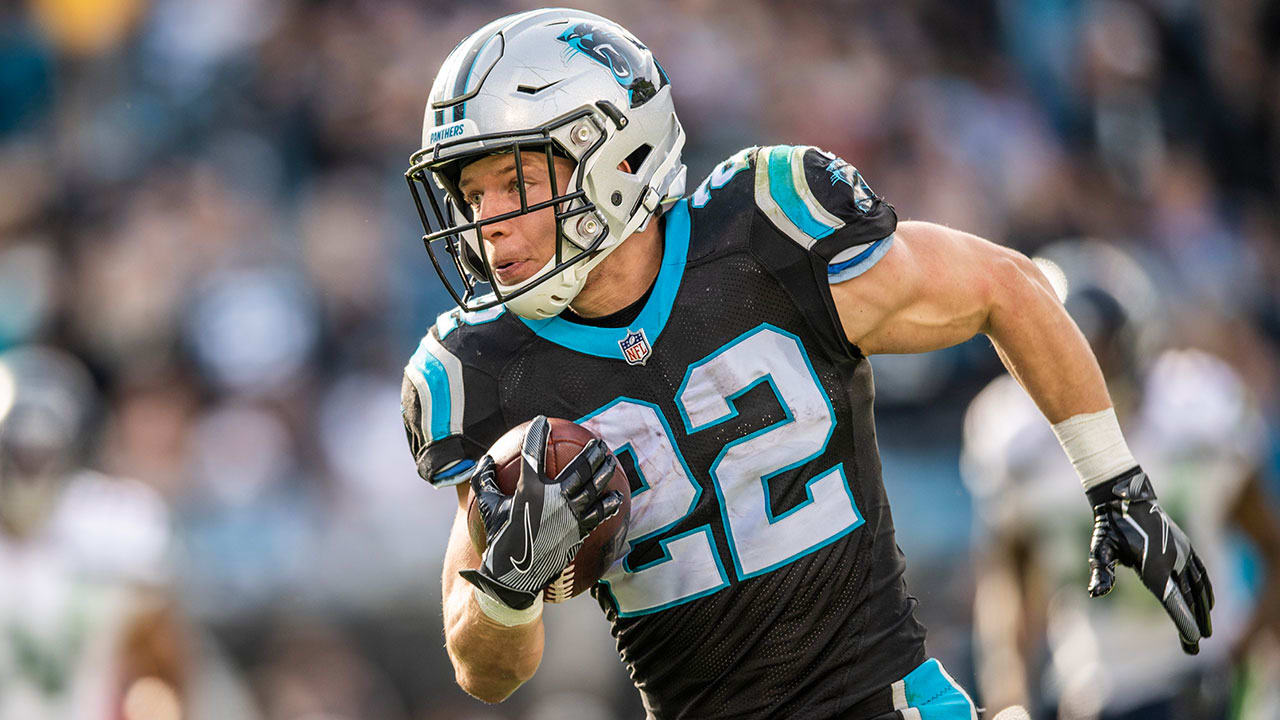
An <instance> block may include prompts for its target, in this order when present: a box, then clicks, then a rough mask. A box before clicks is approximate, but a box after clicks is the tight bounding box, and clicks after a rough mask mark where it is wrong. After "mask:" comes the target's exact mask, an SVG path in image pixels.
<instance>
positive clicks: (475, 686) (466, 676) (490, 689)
mask: <svg viewBox="0 0 1280 720" xmlns="http://www.w3.org/2000/svg"><path fill="white" fill-rule="evenodd" d="M454 677H455V678H456V679H457V681H458V687H460V688H462V690H463V692H465V693H466V694H468V695H470V696H471V697H473V698H475V699H477V700H480V701H482V702H487V703H500V702H502V701H503V700H506V699H507V698H509V697H511V693H513V692H515V691H516V689H517V688H519V687H520V686H521V685H523V684H524V682H525V680H528V678H527V677H526V678H520V677H518V676H516V675H512V674H508V673H503V674H501V675H495V674H492V673H481V672H474V671H471V670H465V669H457V671H456V672H455V674H454Z"/></svg>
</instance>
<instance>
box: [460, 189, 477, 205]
mask: <svg viewBox="0 0 1280 720" xmlns="http://www.w3.org/2000/svg"><path fill="white" fill-rule="evenodd" d="M462 199H463V201H464V202H466V203H467V205H469V206H471V207H473V208H478V207H480V193H478V192H473V193H467V194H466V195H463V196H462Z"/></svg>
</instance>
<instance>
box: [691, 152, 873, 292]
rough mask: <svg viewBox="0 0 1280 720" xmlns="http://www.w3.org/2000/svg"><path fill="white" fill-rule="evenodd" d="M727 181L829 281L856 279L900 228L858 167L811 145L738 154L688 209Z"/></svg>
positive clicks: (700, 190) (719, 168) (704, 186)
mask: <svg viewBox="0 0 1280 720" xmlns="http://www.w3.org/2000/svg"><path fill="white" fill-rule="evenodd" d="M745 170H751V172H749V173H747V172H743V171H745ZM739 177H741V178H743V180H737V178H739ZM748 182H749V185H748V184H747V183H748ZM731 183H733V184H734V185H737V184H740V183H741V184H744V187H742V188H740V189H737V190H734V191H733V193H732V194H733V196H734V197H737V198H741V199H742V200H745V199H746V196H749V197H751V199H752V200H751V201H752V202H753V204H754V205H755V209H757V210H759V212H760V213H761V214H762V215H764V217H765V218H767V219H768V222H769V225H770V226H772V228H773V229H774V230H775V231H776V232H777V233H778V234H779V235H781V236H782V237H785V238H787V239H789V240H790V241H792V242H794V243H796V244H797V245H799V246H800V247H802V248H804V249H805V250H806V251H809V252H811V253H813V254H814V255H816V256H817V257H819V258H821V259H822V260H824V261H825V262H826V263H827V264H828V270H829V275H830V281H831V282H843V281H844V280H848V279H850V278H853V277H856V276H857V275H859V274H861V273H862V272H864V271H866V270H867V269H869V268H870V267H871V266H872V265H874V264H875V262H876V261H877V260H879V259H880V258H881V257H882V256H883V255H884V253H886V252H888V249H889V246H890V244H891V243H892V235H893V231H894V230H895V229H896V228H897V226H898V216H897V214H896V213H895V212H894V210H893V206H892V205H890V204H889V203H887V202H884V201H883V200H881V199H880V198H879V197H877V196H876V194H875V193H874V192H872V190H871V186H870V185H868V184H867V182H866V181H865V180H864V179H863V178H862V174H861V173H860V172H858V169H857V168H855V167H854V166H852V165H850V164H849V163H847V162H845V161H844V160H842V159H841V158H839V157H837V156H835V155H833V154H832V153H829V152H826V151H824V150H820V149H818V148H815V147H811V146H805V145H794V146H793V145H773V146H768V147H750V148H746V149H744V150H741V151H739V152H738V153H736V154H734V155H733V156H732V157H730V158H729V159H728V160H725V161H724V162H723V163H721V164H720V165H718V166H717V167H716V169H715V170H713V171H712V172H711V174H710V175H709V176H707V179H706V180H704V181H703V182H702V184H701V185H699V186H698V189H697V191H696V192H695V193H694V195H693V198H692V201H691V204H692V206H693V207H694V208H695V209H696V208H701V207H703V206H705V205H707V204H708V203H709V202H711V201H712V198H713V197H714V196H715V194H716V192H717V191H719V190H721V189H722V188H726V187H727V186H729V185H730V184H731ZM724 192H725V193H728V192H729V191H728V190H725V191H724Z"/></svg>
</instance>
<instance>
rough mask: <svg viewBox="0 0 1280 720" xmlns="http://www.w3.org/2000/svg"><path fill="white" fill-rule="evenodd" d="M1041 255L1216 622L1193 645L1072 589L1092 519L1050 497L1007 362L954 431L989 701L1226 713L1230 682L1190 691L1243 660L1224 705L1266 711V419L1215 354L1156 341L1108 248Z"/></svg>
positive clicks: (1057, 457) (1059, 478) (1279, 556)
mask: <svg viewBox="0 0 1280 720" xmlns="http://www.w3.org/2000/svg"><path fill="white" fill-rule="evenodd" d="M1037 260H1038V261H1041V262H1044V263H1046V264H1047V268H1048V270H1049V275H1050V277H1051V279H1053V278H1057V279H1059V280H1060V281H1061V282H1060V283H1058V290H1059V293H1060V295H1062V296H1063V297H1064V301H1065V304H1066V307H1067V308H1068V310H1069V311H1070V312H1071V314H1072V316H1073V317H1075V318H1076V319H1077V321H1078V324H1079V325H1080V327H1081V328H1082V330H1084V332H1085V334H1086V336H1087V337H1088V339H1089V341H1090V344H1091V345H1092V346H1093V349H1094V352H1095V354H1096V355H1097V357H1098V358H1099V360H1100V361H1101V363H1102V366H1103V368H1104V370H1105V371H1106V374H1107V376H1108V378H1110V379H1111V381H1112V382H1111V387H1112V394H1113V397H1114V398H1115V400H1116V407H1117V410H1118V412H1119V414H1120V416H1121V419H1122V421H1123V423H1124V426H1125V429H1126V434H1127V435H1128V437H1129V438H1130V439H1131V440H1132V444H1133V448H1134V451H1135V452H1137V453H1138V454H1140V455H1141V457H1142V458H1143V462H1144V463H1146V467H1148V468H1149V469H1150V470H1151V471H1152V473H1153V474H1155V475H1156V476H1157V477H1159V478H1160V479H1161V485H1160V489H1161V494H1162V499H1163V502H1164V504H1165V506H1166V507H1168V508H1169V511H1170V513H1172V514H1173V515H1175V516H1176V517H1177V518H1178V519H1179V521H1180V522H1182V523H1183V526H1184V527H1185V528H1186V529H1187V532H1188V534H1189V535H1190V536H1191V537H1193V538H1195V540H1196V545H1197V547H1198V548H1199V549H1200V550H1201V552H1202V554H1203V557H1204V559H1205V561H1206V563H1208V564H1209V565H1210V566H1211V567H1213V568H1215V580H1216V583H1215V585H1214V588H1215V590H1216V593H1215V594H1216V602H1217V607H1218V610H1219V612H1218V613H1216V614H1217V616H1218V622H1217V623H1215V628H1214V630H1215V642H1214V643H1213V644H1212V645H1211V646H1209V647H1208V649H1207V650H1206V652H1204V653H1201V654H1200V655H1198V656H1195V657H1191V656H1187V655H1185V654H1184V653H1182V652H1181V651H1180V649H1179V647H1178V643H1176V642H1175V641H1174V638H1173V637H1172V636H1170V635H1169V633H1168V632H1167V627H1166V624H1167V620H1165V618H1164V617H1163V613H1161V612H1160V611H1159V610H1158V608H1157V607H1155V605H1154V604H1153V603H1151V602H1149V599H1148V598H1146V597H1143V593H1140V592H1138V591H1137V589H1135V588H1134V587H1132V586H1131V584H1126V585H1120V586H1119V587H1118V588H1117V591H1116V593H1115V594H1116V597H1114V598H1112V599H1111V600H1110V601H1109V602H1105V603H1090V602H1085V601H1083V599H1082V593H1080V588H1081V587H1083V586H1084V584H1085V583H1086V582H1087V577H1086V568H1085V567H1084V565H1083V564H1082V563H1080V562H1079V558H1078V557H1076V556H1075V554H1074V553H1073V552H1072V548H1074V547H1076V546H1078V545H1079V544H1080V543H1082V542H1085V539H1086V538H1088V537H1089V534H1090V528H1089V524H1088V523H1087V522H1086V521H1085V519H1084V518H1081V517H1080V516H1078V515H1076V514H1073V513H1066V512H1063V507H1065V506H1067V503H1069V502H1070V501H1071V500H1070V494H1071V493H1070V492H1064V488H1065V487H1067V486H1069V483H1066V482H1065V481H1066V480H1068V479H1069V478H1070V477H1071V466H1070V465H1069V464H1068V463H1067V462H1066V460H1065V459H1064V458H1063V457H1062V455H1061V453H1058V452H1056V451H1055V448H1054V445H1055V444H1056V443H1055V439H1054V437H1053V434H1052V433H1051V432H1050V431H1049V428H1048V427H1047V426H1045V424H1044V422H1043V421H1042V419H1041V418H1040V413H1039V411H1038V410H1037V409H1036V407H1035V405H1034V404H1032V403H1031V401H1030V400H1029V399H1028V398H1027V396H1026V394H1025V393H1023V392H1022V390H1021V389H1020V388H1019V387H1018V385H1017V383H1016V382H1015V381H1014V380H1013V379H1012V378H1011V377H1009V376H1008V375H1005V376H1002V377H1000V378H997V379H996V380H994V381H992V382H991V384H990V385H988V386H987V387H986V388H985V389H984V390H983V391H982V392H981V393H979V394H978V396H977V397H976V398H975V399H974V401H973V403H972V405H970V407H969V410H968V413H967V415H966V420H965V432H964V463H963V469H964V473H963V475H964V478H965V482H966V484H967V485H968V486H969V488H970V490H971V491H972V492H973V493H974V495H975V496H976V497H977V498H978V500H979V502H978V503H977V507H978V508H979V509H980V512H979V513H978V516H977V521H978V523H977V526H976V528H975V530H976V532H975V538H977V547H976V552H977V554H978V557H979V560H978V561H977V562H976V563H975V564H976V566H977V567H978V568H980V572H979V576H978V587H977V593H976V596H975V603H974V614H975V618H976V622H975V640H976V645H977V648H978V656H979V668H980V672H979V681H980V685H981V688H982V694H983V697H984V699H985V700H986V702H988V703H990V704H993V705H1003V704H1009V703H1015V702H1021V703H1026V704H1028V705H1030V706H1032V707H1036V708H1039V709H1040V711H1041V713H1040V716H1041V717H1051V716H1052V715H1053V714H1055V713H1056V715H1057V716H1058V717H1062V718H1090V717H1099V716H1106V717H1113V718H1118V717H1134V718H1136V717H1153V716H1160V717H1164V716H1176V717H1184V716H1185V717H1202V716H1213V717H1226V716H1227V714H1226V709H1225V707H1224V706H1225V704H1226V701H1227V697H1226V695H1227V693H1226V692H1221V693H1219V694H1217V696H1216V697H1215V696H1214V694H1212V693H1205V692H1203V691H1202V690H1201V688H1212V687H1215V686H1217V687H1219V688H1221V686H1223V685H1225V682H1214V681H1217V680H1221V679H1223V678H1222V677H1221V676H1222V675H1225V674H1226V673H1225V672H1223V671H1225V670H1226V669H1227V667H1228V666H1230V665H1233V664H1236V663H1238V662H1240V661H1244V662H1243V663H1240V667H1241V668H1247V669H1248V672H1246V673H1242V675H1245V676H1247V675H1259V674H1260V673H1262V674H1261V676H1259V677H1255V678H1254V679H1253V680H1252V681H1251V683H1249V684H1250V685H1251V687H1248V688H1246V686H1245V685H1241V686H1240V687H1239V688H1238V689H1237V691H1236V692H1234V693H1232V694H1233V695H1234V697H1233V698H1231V704H1232V705H1233V706H1234V708H1235V712H1232V713H1231V714H1230V717H1251V718H1263V717H1275V716H1276V712H1277V710H1278V709H1280V707H1278V706H1277V705H1275V704H1274V700H1265V699H1264V697H1265V695H1266V693H1264V692H1260V691H1261V690H1262V689H1263V688H1268V687H1269V688H1274V687H1276V686H1277V685H1280V682H1277V681H1280V677H1277V676H1275V675H1274V671H1273V670H1272V671H1269V673H1268V672H1267V671H1263V670H1261V668H1264V667H1266V666H1267V665H1270V666H1272V667H1274V666H1275V662H1276V660H1280V655H1277V653H1276V649H1277V648H1276V643H1277V641H1280V624H1278V623H1277V619H1276V618H1277V615H1278V613H1280V580H1277V576H1280V516H1277V514H1276V511H1275V508H1274V504H1273V503H1272V502H1270V501H1269V500H1268V499H1267V497H1266V495H1267V493H1266V492H1265V488H1264V483H1263V482H1262V481H1261V477H1262V474H1261V472H1262V471H1261V469H1260V468H1262V467H1263V466H1264V465H1265V452H1266V432H1265V428H1264V425H1263V422H1262V419H1261V417H1260V415H1259V413H1258V411H1257V409H1256V407H1254V404H1253V398H1251V397H1250V394H1249V392H1248V391H1247V388H1246V386H1245V384H1244V382H1243V381H1242V380H1241V378H1240V377H1239V376H1238V375H1237V374H1236V373H1235V371H1233V370H1232V369H1231V367H1230V366H1228V365H1227V364H1226V363H1224V362H1223V361H1221V360H1219V359H1217V358H1215V357H1213V356H1211V355H1209V354H1207V353H1204V352H1202V351H1199V350H1191V349H1163V350H1162V349H1161V347H1160V345H1163V344H1168V341H1167V340H1162V339H1160V336H1161V335H1164V334H1165V333H1163V332H1162V331H1161V330H1160V328H1161V326H1162V325H1163V324H1164V323H1163V322H1162V321H1161V315H1162V313H1161V308H1162V305H1163V303H1162V302H1161V301H1160V299H1159V297H1158V295H1157V293H1156V292H1155V288H1156V284H1155V283H1154V282H1153V281H1152V280H1151V278H1150V277H1149V276H1148V275H1147V274H1146V273H1145V272H1144V271H1143V270H1142V268H1141V267H1140V265H1139V264H1138V263H1137V262H1136V261H1135V260H1134V259H1133V258H1132V257H1131V256H1129V255H1128V254H1126V253H1124V252H1122V251H1121V250H1120V249H1119V248H1117V247H1115V246H1113V245H1109V244H1106V243H1103V242H1100V241H1096V240H1087V241H1071V242H1063V243H1057V244H1054V245H1052V246H1050V247H1047V248H1045V249H1044V250H1043V251H1042V252H1041V253H1040V255H1039V256H1038V257H1037ZM1144 359H1146V360H1145V361H1144ZM1233 531H1238V532H1240V533H1242V534H1243V535H1244V536H1245V537H1247V538H1248V539H1249V540H1250V542H1251V544H1253V545H1254V546H1255V547H1256V548H1257V550H1258V551H1259V552H1258V553H1257V557H1258V558H1260V559H1261V560H1262V561H1263V563H1264V565H1265V567H1264V568H1263V572H1262V576H1263V577H1265V578H1267V579H1268V582H1267V584H1266V585H1265V587H1264V588H1263V589H1262V590H1261V591H1260V592H1259V593H1257V595H1256V599H1255V598H1251V597H1250V595H1251V593H1250V592H1249V583H1248V578H1247V577H1246V572H1245V568H1246V564H1245V563H1244V562H1242V561H1241V558H1240V552H1239V550H1238V549H1237V548H1235V547H1233V545H1234V543H1232V542H1231V537H1230V536H1231V533H1232V532H1233ZM1223 611H1225V612H1223ZM1134 648H1141V649H1142V651H1141V653H1135V652H1134ZM1197 698H1198V699H1197ZM1192 703H1194V704H1192ZM1205 703H1208V705H1207V706H1206V705H1205ZM1269 703H1270V704H1269Z"/></svg>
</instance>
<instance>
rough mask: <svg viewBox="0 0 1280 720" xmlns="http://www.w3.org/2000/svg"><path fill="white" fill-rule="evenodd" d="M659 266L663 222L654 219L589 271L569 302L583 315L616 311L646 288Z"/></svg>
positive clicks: (599, 315) (638, 297) (592, 315)
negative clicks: (583, 282)
mask: <svg viewBox="0 0 1280 720" xmlns="http://www.w3.org/2000/svg"><path fill="white" fill-rule="evenodd" d="M661 267H662V223H661V222H659V221H653V222H650V223H649V226H648V227H647V228H645V230H644V232H639V233H636V234H635V235H632V236H631V237H629V238H627V239H626V240H624V241H623V242H622V244H621V245H619V246H618V248H617V249H616V250H614V251H613V252H612V253H610V254H609V257H607V258H605V259H604V260H603V261H601V263H600V264H599V265H598V266H596V268H595V269H594V270H592V271H591V275H590V276H589V277H588V278H587V283H586V285H585V286H584V287H583V288H582V292H579V293H578V297H576V298H575V299H574V301H573V302H572V303H570V305H569V307H570V309H572V310H573V312H575V313H577V314H578V315H580V316H582V317H587V318H592V317H603V316H605V315H610V314H612V313H615V312H618V311H619V310H622V309H623V308H626V307H627V306H629V305H631V304H632V303H634V302H636V301H637V300H639V299H640V298H641V297H643V296H644V294H645V293H646V292H648V291H649V287H650V286H651V285H653V282H654V280H655V279H656V278H657V277H658V270H659V269H660V268H661Z"/></svg>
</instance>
